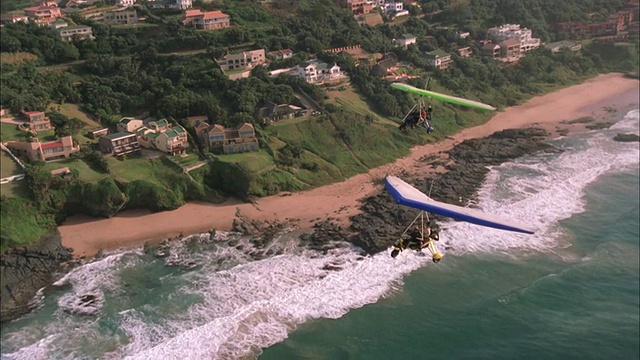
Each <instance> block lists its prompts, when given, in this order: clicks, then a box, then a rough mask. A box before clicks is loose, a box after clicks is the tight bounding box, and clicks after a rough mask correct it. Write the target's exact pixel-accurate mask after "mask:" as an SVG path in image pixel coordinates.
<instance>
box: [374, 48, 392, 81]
mask: <svg viewBox="0 0 640 360" xmlns="http://www.w3.org/2000/svg"><path fill="white" fill-rule="evenodd" d="M397 67H398V56H396V54H395V53H386V54H384V57H383V58H382V60H380V61H378V63H377V64H376V65H374V66H373V67H372V68H371V75H373V76H378V77H385V76H387V75H388V74H389V72H390V71H391V70H393V69H395V68H397Z"/></svg>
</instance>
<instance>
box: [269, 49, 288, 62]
mask: <svg viewBox="0 0 640 360" xmlns="http://www.w3.org/2000/svg"><path fill="white" fill-rule="evenodd" d="M269 56H271V57H272V58H274V59H275V60H284V59H289V58H291V57H292V56H293V51H292V50H291V49H283V50H275V51H269Z"/></svg>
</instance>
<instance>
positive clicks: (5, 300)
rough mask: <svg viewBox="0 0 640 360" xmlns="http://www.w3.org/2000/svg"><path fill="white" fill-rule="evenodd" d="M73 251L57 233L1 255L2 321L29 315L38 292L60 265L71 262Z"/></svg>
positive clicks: (0, 296)
mask: <svg viewBox="0 0 640 360" xmlns="http://www.w3.org/2000/svg"><path fill="white" fill-rule="evenodd" d="M71 252H72V250H71V249H68V248H65V247H63V246H62V244H61V239H60V233H59V232H58V231H55V232H53V233H51V234H47V235H45V236H43V237H42V238H40V240H39V241H37V242H36V243H33V244H30V245H28V246H24V247H22V246H21V247H16V248H13V249H10V250H8V251H6V252H5V253H4V254H2V256H0V284H2V291H1V292H0V322H5V321H9V320H12V319H15V318H17V317H19V316H21V315H23V314H26V313H27V312H29V311H30V310H31V309H30V307H29V306H30V305H29V304H30V302H31V300H32V299H33V297H34V296H35V295H36V293H37V291H38V290H39V289H41V288H42V287H45V286H47V285H49V284H50V283H51V280H52V278H53V274H54V272H56V271H58V270H59V269H60V264H61V263H63V262H65V261H68V260H70V259H71Z"/></svg>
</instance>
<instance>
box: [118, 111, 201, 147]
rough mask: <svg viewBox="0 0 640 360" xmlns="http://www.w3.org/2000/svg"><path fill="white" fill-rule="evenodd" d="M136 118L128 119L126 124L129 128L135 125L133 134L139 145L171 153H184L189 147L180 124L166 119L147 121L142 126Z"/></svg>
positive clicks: (185, 134)
mask: <svg viewBox="0 0 640 360" xmlns="http://www.w3.org/2000/svg"><path fill="white" fill-rule="evenodd" d="M136 120H139V119H133V120H130V121H129V123H128V124H127V125H128V126H129V127H130V128H134V127H135V130H134V131H135V135H136V136H137V139H138V143H139V144H140V146H142V147H144V148H147V149H157V150H160V151H162V152H164V153H166V154H171V155H175V154H184V153H185V152H186V149H187V148H188V147H189V140H188V138H187V131H186V130H185V129H184V128H183V127H182V126H180V125H171V124H169V122H168V121H167V120H166V119H160V120H154V121H148V122H147V124H146V126H144V124H141V123H139V122H138V121H136ZM140 122H142V120H140ZM118 125H120V124H118ZM138 125H141V126H138ZM122 126H125V125H124V124H123V125H122Z"/></svg>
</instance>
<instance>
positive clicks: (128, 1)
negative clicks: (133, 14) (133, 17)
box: [116, 0, 136, 7]
mask: <svg viewBox="0 0 640 360" xmlns="http://www.w3.org/2000/svg"><path fill="white" fill-rule="evenodd" d="M135 3H136V0H116V6H122V7H129V6H133V4H135Z"/></svg>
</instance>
